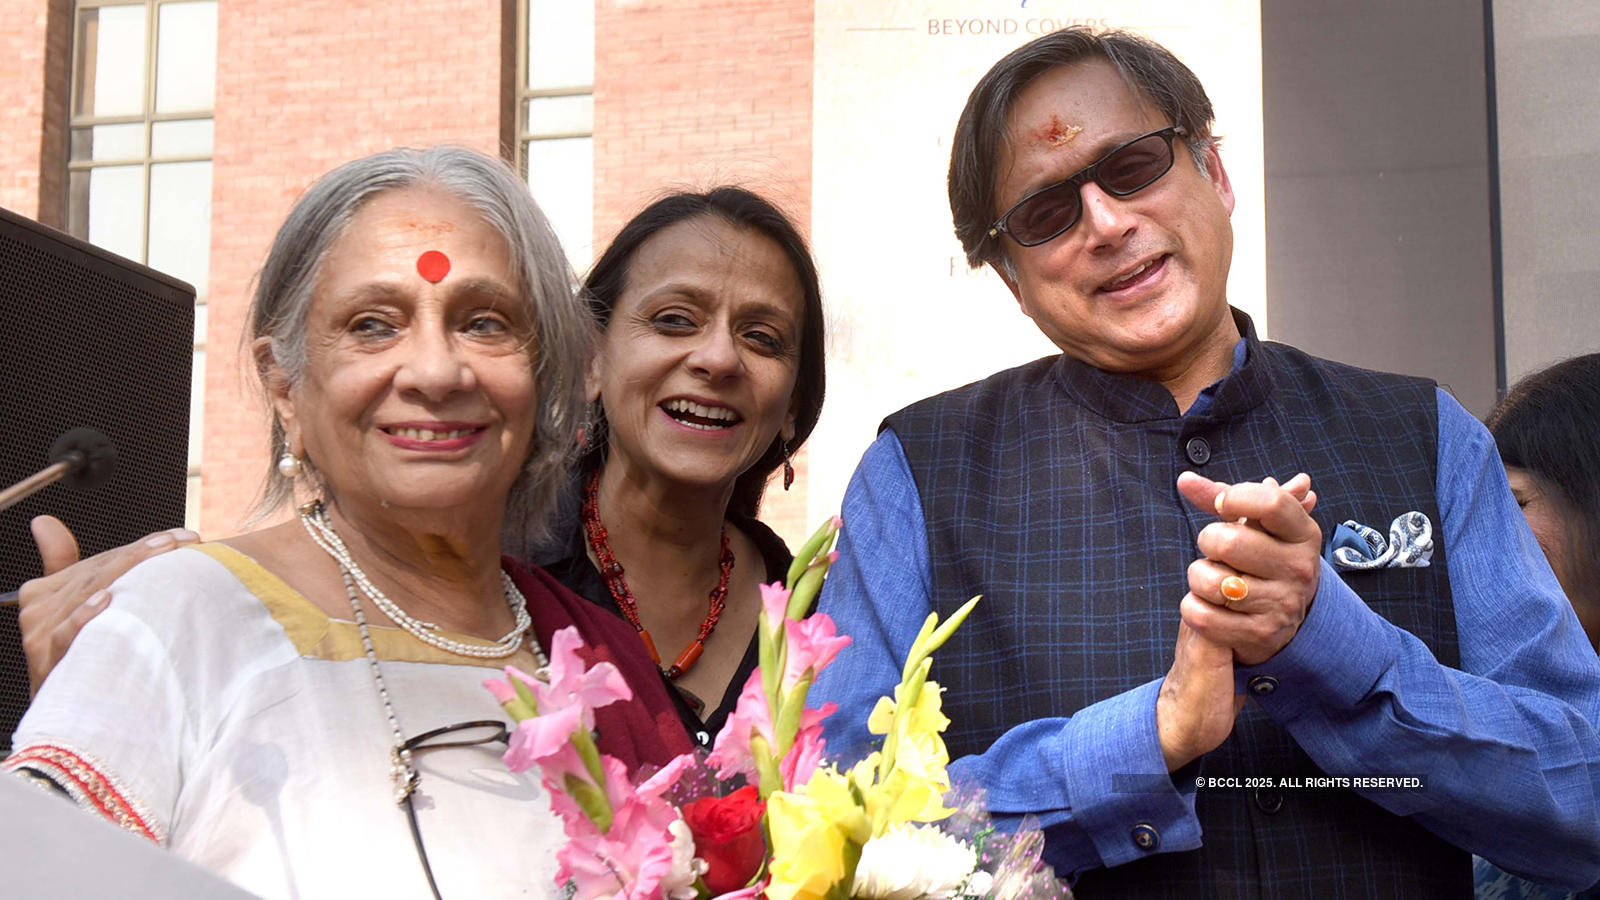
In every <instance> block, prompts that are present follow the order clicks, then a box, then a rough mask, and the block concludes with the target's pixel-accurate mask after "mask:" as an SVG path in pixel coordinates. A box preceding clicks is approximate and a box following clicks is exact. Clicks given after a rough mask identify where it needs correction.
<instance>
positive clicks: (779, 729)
mask: <svg viewBox="0 0 1600 900" xmlns="http://www.w3.org/2000/svg"><path fill="white" fill-rule="evenodd" d="M816 677H817V673H816V672H815V671H813V670H811V669H806V670H805V672H804V673H802V674H801V676H800V680H799V681H797V682H795V685H794V687H793V688H790V689H789V692H788V693H787V694H785V695H784V697H783V705H782V706H779V707H777V710H778V716H777V720H776V721H774V722H773V723H772V730H773V732H774V736H775V737H776V738H777V739H778V752H777V754H776V756H777V757H778V758H779V759H783V758H784V757H785V756H788V755H789V750H790V749H791V748H793V747H794V740H795V736H796V735H798V734H799V732H800V715H801V714H802V713H804V712H805V709H806V694H807V693H808V692H810V690H811V682H812V681H813V680H815V679H816Z"/></svg>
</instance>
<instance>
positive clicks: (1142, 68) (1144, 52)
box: [949, 25, 1216, 277]
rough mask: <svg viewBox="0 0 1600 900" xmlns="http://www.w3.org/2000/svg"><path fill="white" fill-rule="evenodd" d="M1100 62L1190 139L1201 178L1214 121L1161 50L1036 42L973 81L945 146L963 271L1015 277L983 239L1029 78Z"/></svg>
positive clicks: (1067, 37) (1056, 35) (1095, 33)
mask: <svg viewBox="0 0 1600 900" xmlns="http://www.w3.org/2000/svg"><path fill="white" fill-rule="evenodd" d="M1089 59H1103V60H1105V61H1107V62H1109V63H1111V65H1112V66H1114V67H1116V70H1117V73H1118V74H1119V75H1121V76H1122V80H1123V81H1124V82H1126V83H1127V85H1128V87H1129V88H1131V89H1133V90H1135V91H1137V92H1138V93H1139V95H1140V96H1142V97H1143V98H1144V99H1145V100H1147V101H1149V102H1150V103H1151V104H1152V105H1153V106H1155V108H1156V109H1158V110H1160V111H1161V113H1162V115H1164V116H1166V117H1167V118H1168V119H1169V120H1171V122H1172V124H1174V125H1179V126H1182V127H1183V128H1184V130H1185V131H1187V132H1188V135H1187V137H1186V138H1185V143H1186V144H1187V145H1188V147H1189V155H1190V156H1192V157H1194V162H1195V165H1196V166H1198V167H1199V168H1200V171H1201V173H1202V174H1204V173H1205V171H1206V159H1205V157H1206V152H1207V151H1208V150H1210V149H1211V147H1212V146H1213V145H1214V144H1215V143H1216V139H1215V138H1214V137H1213V136H1212V134H1211V126H1212V123H1213V122H1214V121H1215V118H1216V117H1215V114H1214V113H1213V112H1212V109H1211V100H1210V98H1208V97H1207V96H1206V90H1205V88H1204V87H1203V86H1201V84H1200V79H1198V78H1196V77H1195V74H1194V73H1193V72H1191V71H1189V67H1188V66H1185V65H1184V64H1183V63H1182V62H1180V61H1179V60H1178V58H1177V57H1176V56H1173V55H1172V52H1171V51H1169V50H1168V49H1167V48H1165V47H1163V46H1161V45H1160V44H1157V43H1156V42H1155V41H1152V40H1150V39H1149V38H1146V37H1143V36H1140V35H1137V34H1134V33H1133V32H1130V31H1118V30H1109V31H1100V30H1097V29H1094V28H1090V27H1086V26H1076V25H1075V26H1072V27H1070V28H1063V29H1061V30H1060V31H1056V32H1053V33H1051V34H1047V35H1044V36H1043V37H1039V38H1035V39H1034V40H1032V41H1029V42H1028V43H1026V44H1023V45H1022V46H1021V47H1018V48H1017V49H1015V50H1013V51H1011V52H1010V53H1008V54H1006V56H1005V57H1004V58H1003V59H1001V60H1000V61H999V62H997V63H995V64H994V66H993V67H992V68H991V69H989V71H988V72H987V73H985V74H984V76H983V77H982V78H981V79H979V80H978V85H977V87H975V88H973V89H972V94H971V96H969V97H968V98H967V106H966V108H965V109H963V110H962V111H961V119H960V120H959V121H958V122H957V124H956V134H955V139H954V140H953V141H952V142H951V147H950V182H949V189H950V213H951V215H952V216H953V217H954V219H955V226H956V237H958V238H960V239H961V247H962V249H963V250H965V251H966V253H967V265H969V266H971V267H973V268H977V267H979V266H981V265H983V264H984V263H989V264H992V265H995V266H997V267H999V268H1001V269H1002V270H1003V271H1006V272H1007V273H1009V274H1011V275H1012V276H1013V277H1015V270H1014V269H1013V268H1012V267H1011V261H1010V259H1008V258H1007V256H1006V253H1005V248H1004V247H1003V246H1002V244H1001V242H1000V241H999V240H989V228H990V226H992V225H993V224H994V220H995V217H996V216H997V215H998V210H997V209H996V206H997V205H998V198H997V197H996V196H995V194H996V183H997V178H996V177H995V176H996V170H997V169H998V167H999V162H1000V151H1001V149H1002V148H1003V147H1004V146H1005V144H1006V142H1007V141H1008V140H1009V138H1010V136H1009V132H1008V131H1007V128H1006V118H1007V117H1008V116H1009V115H1010V114H1011V107H1012V104H1014V103H1015V102H1016V99H1017V95H1018V94H1021V93H1022V90H1023V89H1024V88H1026V87H1027V86H1028V84H1029V83H1030V82H1032V81H1033V79H1035V78H1037V77H1039V76H1040V75H1042V74H1044V73H1045V72H1047V71H1049V70H1051V69H1054V68H1056V67H1058V66H1068V65H1072V64H1074V63H1078V62H1083V61H1085V60H1089Z"/></svg>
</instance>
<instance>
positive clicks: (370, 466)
mask: <svg viewBox="0 0 1600 900" xmlns="http://www.w3.org/2000/svg"><path fill="white" fill-rule="evenodd" d="M444 260H447V261H448V262H447V269H446V266H445V265H441V262H442V261H444ZM441 269H445V271H443V272H442V273H441ZM533 324H534V323H532V322H531V321H528V320H527V312H526V307H525V306H524V304H523V302H522V299H521V293H520V286H519V283H518V278H517V274H516V269H515V267H514V265H513V262H512V258H511V254H510V252H509V250H508V248H507V246H506V242H505V240H504V239H503V238H502V237H501V236H500V234H499V233H498V232H497V231H495V230H494V229H493V228H491V227H490V226H489V225H487V224H486V223H485V222H484V221H483V218H482V216H481V215H479V214H478V212H477V211H476V210H474V209H473V208H472V207H470V206H468V205H467V204H466V203H464V202H462V201H461V200H459V199H457V198H455V197H453V196H450V195H448V194H445V193H441V192H439V191H437V190H430V189H426V188H402V189H398V190H393V191H388V192H385V193H382V194H379V195H377V196H375V197H373V198H372V199H371V200H369V201H367V202H366V204H365V205H363V206H362V207H361V209H360V211H359V212H358V213H357V214H356V215H355V217H354V218H353V219H352V220H351V221H350V223H349V224H348V225H347V226H346V227H345V228H344V230H343V232H342V233H341V234H340V236H339V237H338V239H337V240H335V241H334V243H333V246H332V247H331V248H330V250H329V251H328V253H327V255H326V256H325V257H324V258H323V260H322V263H321V268H320V271H319V273H318V276H317V282H316V287H315V290H314V294H313V298H312V301H311V307H310V309H309V311H308V312H307V314H306V323H305V331H306V363H305V372H304V375H303V377H302V378H301V379H300V380H299V382H298V383H296V384H292V385H290V384H287V383H285V381H284V379H283V378H282V377H281V376H280V377H276V378H274V377H269V379H268V382H269V385H271V390H272V394H273V403H274V406H275V407H276V408H277V410H278V413H279V415H280V417H281V418H282V419H283V422H284V425H285V428H286V433H287V434H288V437H289V441H290V446H291V449H293V450H296V451H297V452H299V451H301V450H302V449H303V453H304V455H305V456H307V457H308V458H309V459H310V460H311V461H312V463H314V464H315V466H316V468H317V471H318V472H319V474H320V475H321V477H322V478H323V479H324V480H325V482H326V483H327V485H328V489H329V491H330V493H331V494H333V495H334V496H336V497H338V498H339V500H340V501H341V503H350V502H360V503H371V504H378V505H382V506H391V507H398V508H403V509H435V510H441V509H445V508H451V507H462V506H471V505H474V504H478V505H481V504H485V503H492V502H503V499H504V496H505V494H506V492H507V491H509V489H510V486H511V484H512V482H514V481H515V480H516V477H517V474H518V472H519V471H520V469H521V466H522V463H523V461H524V460H525V459H526V458H527V455H528V448H529V443H530V440H531V436H532V433H533V423H534V414H535V412H536V410H537V398H536V396H535V392H534V378H533V360H532V358H531V353H530V341H531V340H532V337H531V336H532V335H533V334H534V327H533Z"/></svg>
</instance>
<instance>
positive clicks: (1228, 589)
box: [1221, 575, 1250, 609]
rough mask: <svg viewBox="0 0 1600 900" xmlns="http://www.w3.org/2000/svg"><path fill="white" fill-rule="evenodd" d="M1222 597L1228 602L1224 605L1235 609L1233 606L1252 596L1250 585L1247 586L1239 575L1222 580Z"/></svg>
mask: <svg viewBox="0 0 1600 900" xmlns="http://www.w3.org/2000/svg"><path fill="white" fill-rule="evenodd" d="M1221 587H1222V596H1223V598H1224V600H1225V601H1226V602H1225V603H1224V604H1223V605H1224V606H1226V607H1228V608H1229V609H1233V605H1234V604H1235V603H1238V602H1240V601H1242V600H1244V598H1246V597H1248V596H1250V585H1248V584H1245V581H1244V579H1243V578H1241V577H1239V576H1238V575H1229V576H1228V577H1227V578H1224V579H1222V586H1221Z"/></svg>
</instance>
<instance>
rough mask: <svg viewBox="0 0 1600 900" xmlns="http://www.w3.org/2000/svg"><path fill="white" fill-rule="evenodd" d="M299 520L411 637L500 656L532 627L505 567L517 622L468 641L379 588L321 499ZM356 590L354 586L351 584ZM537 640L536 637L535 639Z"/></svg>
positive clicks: (504, 583)
mask: <svg viewBox="0 0 1600 900" xmlns="http://www.w3.org/2000/svg"><path fill="white" fill-rule="evenodd" d="M300 522H301V523H302V524H304V525H305V527H306V533H307V534H309V535H311V540H312V541H314V542H316V545H317V546H318V547H321V548H322V549H323V550H326V551H327V552H328V555H329V556H331V557H333V559H334V561H335V562H337V563H338V564H339V568H340V570H341V572H343V574H344V575H345V577H346V578H352V579H354V580H355V583H356V584H357V585H360V587H361V592H362V593H364V594H366V595H367V597H368V598H370V599H371V600H372V603H373V605H375V606H377V607H378V609H380V610H382V611H383V614H384V615H386V616H388V617H389V619H390V620H391V621H393V622H394V623H395V624H396V625H399V626H400V627H401V628H403V629H405V630H406V631H407V632H408V633H409V634H410V635H411V636H412V637H414V638H416V639H417V640H419V641H422V642H423V643H424V644H428V645H429V646H432V647H437V648H438V649H440V650H445V651H448V652H450V653H454V654H456V655H458V656H470V657H473V658H475V659H501V658H503V657H507V656H510V655H511V654H513V653H516V652H517V650H518V649H519V648H521V646H522V639H523V637H524V636H525V635H528V634H529V632H530V631H531V630H532V628H533V618H532V617H531V616H529V615H528V601H527V599H526V598H525V597H523V596H522V592H521V591H519V590H517V585H516V582H514V581H512V580H511V576H510V575H507V574H506V572H505V570H504V569H501V570H500V584H501V587H502V588H503V589H504V590H505V597H506V603H507V604H508V605H509V606H510V607H511V615H512V616H513V617H514V618H515V620H516V625H514V626H513V627H512V629H511V630H510V631H508V632H506V634H505V636H504V637H502V638H500V640H498V641H495V642H494V643H493V644H490V645H487V646H485V645H483V644H469V643H466V642H464V641H458V640H455V639H454V638H448V637H445V636H444V635H443V634H440V633H439V627H438V626H437V625H434V624H433V623H432V622H424V621H422V620H421V619H417V618H414V617H412V616H411V615H409V614H408V613H406V611H405V610H403V609H401V608H400V607H399V605H397V604H396V603H395V602H394V601H393V600H390V599H389V597H388V595H386V594H384V592H383V591H381V590H379V589H378V586H377V585H375V584H373V583H372V580H371V579H369V578H368V577H367V573H365V572H363V571H361V567H360V566H358V565H356V561H355V559H353V558H352V557H351V556H350V550H349V548H347V547H345V545H344V541H343V540H341V539H340V538H339V534H338V532H336V531H334V530H333V520H332V519H330V518H329V517H328V507H327V506H326V505H325V504H324V503H323V502H322V501H321V500H317V501H313V502H311V503H308V504H306V505H305V506H303V507H301V509H300ZM352 590H354V588H352ZM535 644H537V641H535Z"/></svg>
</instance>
